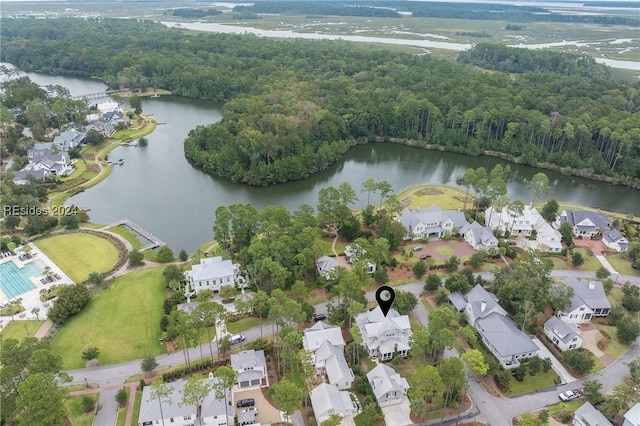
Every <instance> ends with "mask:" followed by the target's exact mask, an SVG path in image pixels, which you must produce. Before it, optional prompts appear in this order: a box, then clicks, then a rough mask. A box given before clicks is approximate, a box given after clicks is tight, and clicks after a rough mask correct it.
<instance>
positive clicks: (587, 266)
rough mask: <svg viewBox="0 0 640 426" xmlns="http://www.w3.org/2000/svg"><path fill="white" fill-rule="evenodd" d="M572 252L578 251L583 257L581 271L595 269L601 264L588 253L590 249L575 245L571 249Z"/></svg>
mask: <svg viewBox="0 0 640 426" xmlns="http://www.w3.org/2000/svg"><path fill="white" fill-rule="evenodd" d="M573 251H574V252H577V253H580V254H581V255H582V258H583V259H584V263H583V264H582V266H580V269H582V270H583V271H597V270H598V269H599V268H600V267H601V266H602V264H601V263H600V261H599V260H598V259H597V258H596V257H595V256H593V255H592V254H590V251H589V250H587V249H586V248H583V247H576V248H574V249H573Z"/></svg>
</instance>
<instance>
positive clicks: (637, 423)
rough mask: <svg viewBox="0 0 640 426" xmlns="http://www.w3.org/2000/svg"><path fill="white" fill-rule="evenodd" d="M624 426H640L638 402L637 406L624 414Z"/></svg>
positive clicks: (639, 406)
mask: <svg viewBox="0 0 640 426" xmlns="http://www.w3.org/2000/svg"><path fill="white" fill-rule="evenodd" d="M622 426H640V402H636V405H634V406H633V407H631V408H630V409H629V411H627V412H626V413H625V414H624V423H622Z"/></svg>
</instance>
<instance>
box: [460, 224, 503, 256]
mask: <svg viewBox="0 0 640 426" xmlns="http://www.w3.org/2000/svg"><path fill="white" fill-rule="evenodd" d="M459 232H460V235H462V236H463V237H464V240H465V241H466V242H467V243H469V245H470V246H471V247H473V249H474V250H488V249H490V248H497V247H498V239H497V238H496V237H495V236H494V235H493V231H492V230H491V228H489V227H488V226H482V225H480V224H479V223H478V222H476V221H474V222H473V223H470V224H468V225H464V226H463V227H462V228H460V231H459Z"/></svg>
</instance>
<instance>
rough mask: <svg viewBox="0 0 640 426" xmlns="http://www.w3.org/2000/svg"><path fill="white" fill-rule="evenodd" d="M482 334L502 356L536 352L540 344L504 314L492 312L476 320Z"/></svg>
mask: <svg viewBox="0 0 640 426" xmlns="http://www.w3.org/2000/svg"><path fill="white" fill-rule="evenodd" d="M476 324H477V326H478V329H479V330H478V331H479V332H480V334H481V335H482V336H483V337H484V338H485V339H486V340H487V341H488V342H489V344H490V345H491V346H493V347H494V348H495V349H496V351H497V352H498V354H500V356H501V357H509V356H513V355H518V354H522V353H527V352H536V351H537V350H538V346H536V344H535V343H533V341H532V340H531V338H530V337H529V336H527V335H526V334H525V333H523V332H522V331H521V330H520V329H519V328H518V327H516V326H515V324H513V322H512V321H511V320H510V319H509V318H507V317H506V316H504V315H500V314H498V313H495V312H494V313H492V314H490V315H488V316H486V317H484V318H480V319H478V320H477V321H476Z"/></svg>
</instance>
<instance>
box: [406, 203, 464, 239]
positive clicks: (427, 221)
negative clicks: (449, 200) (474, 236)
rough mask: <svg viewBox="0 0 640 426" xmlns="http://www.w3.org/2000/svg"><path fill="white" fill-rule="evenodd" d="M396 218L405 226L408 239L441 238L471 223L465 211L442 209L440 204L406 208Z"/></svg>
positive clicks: (453, 233)
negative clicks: (466, 217) (423, 207)
mask: <svg viewBox="0 0 640 426" xmlns="http://www.w3.org/2000/svg"><path fill="white" fill-rule="evenodd" d="M396 220H397V221H398V222H400V223H401V224H402V226H404V228H405V231H406V233H405V238H406V239H410V238H413V239H420V238H429V239H439V238H442V237H444V236H445V235H455V234H456V233H457V232H458V230H459V229H460V228H462V227H463V226H465V225H468V224H469V223H468V222H467V220H466V219H465V217H464V213H463V212H458V211H454V210H447V211H442V210H441V209H440V207H438V206H431V207H429V208H427V209H420V208H418V209H414V210H410V209H408V208H405V209H404V210H402V213H400V216H398V218H397V219H396Z"/></svg>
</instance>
